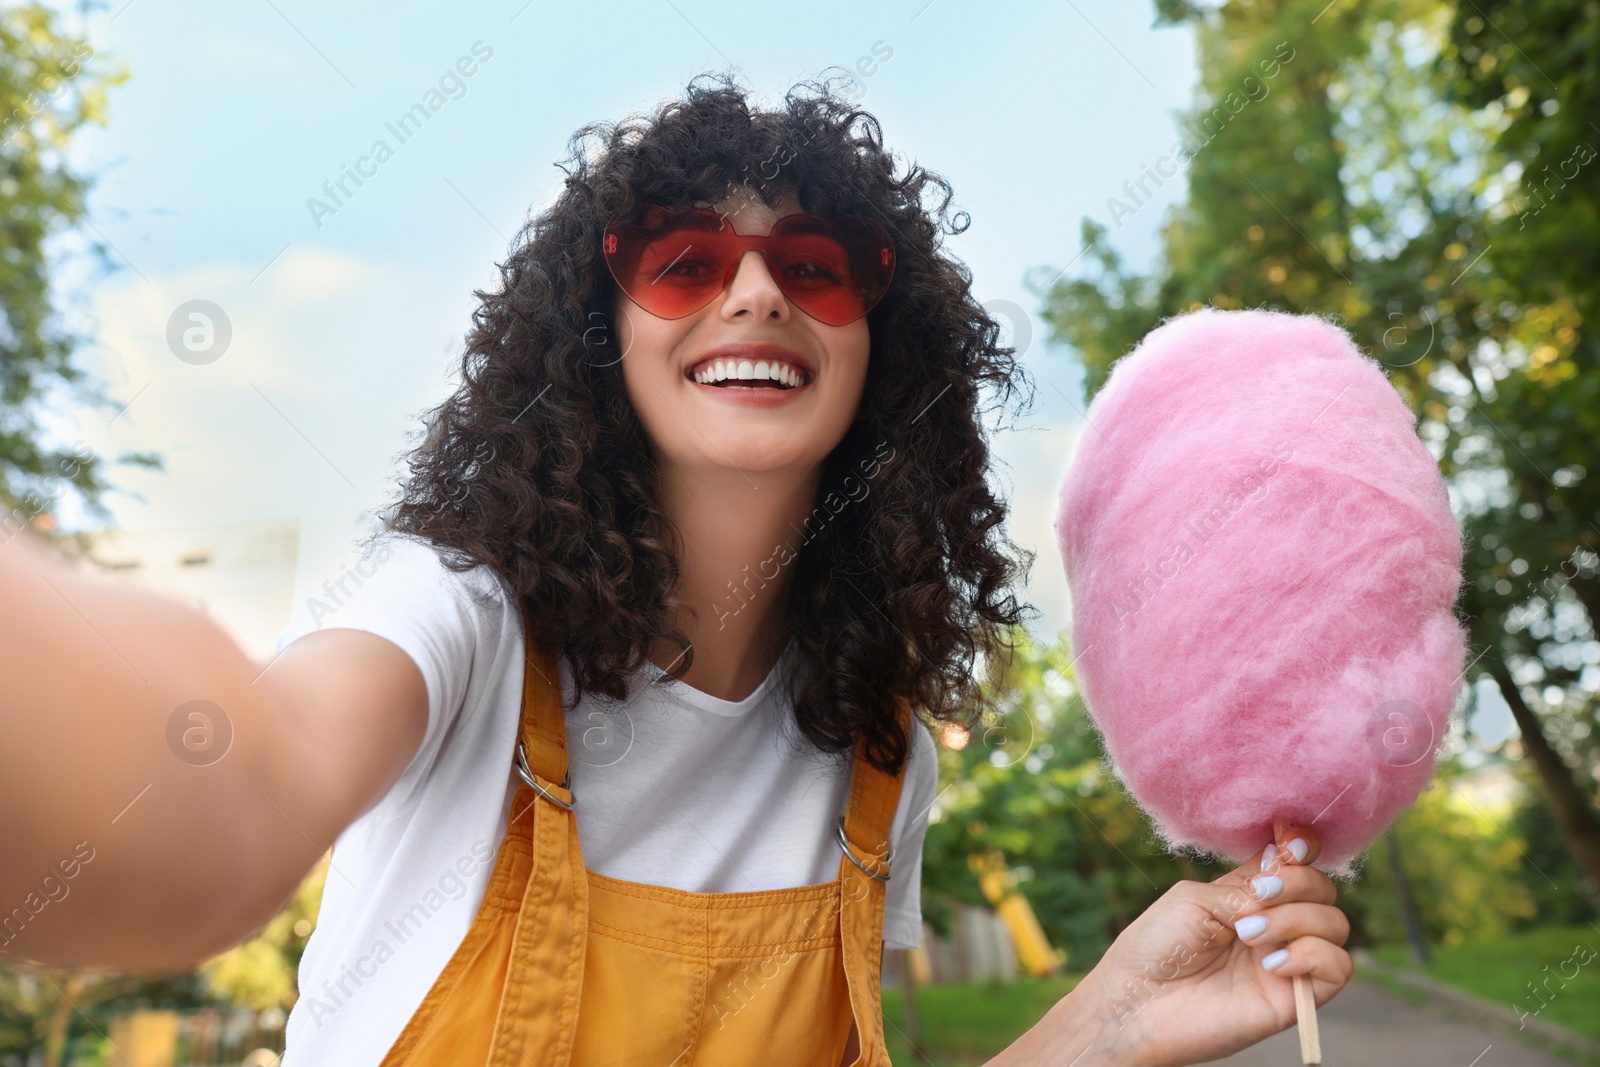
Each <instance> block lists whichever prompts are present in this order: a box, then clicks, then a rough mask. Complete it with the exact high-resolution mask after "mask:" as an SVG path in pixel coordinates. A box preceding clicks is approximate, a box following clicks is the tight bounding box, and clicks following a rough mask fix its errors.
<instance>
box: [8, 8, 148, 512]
mask: <svg viewBox="0 0 1600 1067" xmlns="http://www.w3.org/2000/svg"><path fill="white" fill-rule="evenodd" d="M59 18H60V16H59V14H58V13H57V11H56V10H55V9H53V8H50V7H46V6H44V5H43V4H37V3H35V4H27V5H21V6H16V5H8V6H5V7H3V8H0V245H3V247H4V254H3V255H0V312H3V314H4V320H3V322H0V540H10V538H11V537H13V536H15V535H16V533H17V531H18V530H19V529H20V528H22V527H24V526H27V525H30V524H32V523H34V522H35V521H36V520H38V519H40V517H41V516H44V515H46V514H49V513H50V510H51V508H52V506H53V504H54V502H55V501H56V500H57V499H58V498H59V497H60V496H61V494H62V492H63V491H64V490H67V489H69V488H70V489H71V490H72V491H73V492H75V493H76V494H78V496H79V497H80V498H81V499H82V500H83V501H84V502H85V503H86V504H87V505H88V506H89V507H90V509H91V510H92V511H94V512H96V513H98V514H100V515H102V516H103V515H104V514H105V511H104V505H103V503H102V501H101V498H102V495H103V494H104V492H105V491H106V489H107V488H108V483H107V482H106V480H105V467H106V461H105V460H103V459H102V457H100V456H97V455H95V454H94V452H93V450H92V449H90V448H88V447H87V446H85V445H82V444H71V445H64V444H60V443H54V442H50V441H48V440H47V439H46V436H45V434H44V433H43V432H42V431H41V427H40V424H39V412H40V410H41V409H42V408H43V407H44V406H45V405H46V404H47V403H49V402H51V401H56V400H59V399H61V398H63V397H70V398H72V399H75V400H79V401H86V402H89V403H92V404H97V405H104V406H109V405H111V404H112V401H110V400H108V399H106V398H105V397H104V396H103V394H102V393H101V390H100V387H99V386H98V384H97V383H95V382H93V381H92V380H91V379H90V378H89V377H88V376H87V375H86V374H85V373H84V371H83V370H82V369H81V368H79V367H78V366H76V365H75V364H74V363H73V355H74V353H75V351H76V350H77V347H78V345H79V344H80V343H81V341H82V338H80V337H79V336H77V335H75V334H74V333H72V332H71V331H70V330H68V329H66V328H65V327H64V326H63V325H62V323H61V316H60V315H59V313H58V309H57V307H56V303H55V298H54V296H53V295H52V293H51V284H50V279H51V270H52V267H53V264H52V262H51V247H50V242H51V239H52V238H53V237H54V236H56V235H57V234H59V233H61V232H62V231H65V230H72V229H75V228H77V227H78V226H79V225H80V224H82V223H83V222H84V221H85V211H86V209H85V197H86V196H87V193H88V190H89V185H90V180H89V179H88V178H86V177H84V176H83V175H81V174H78V173H75V172H74V171H73V170H72V169H71V168H70V167H69V166H68V164H67V162H66V149H67V147H68V145H69V143H70V142H71V140H72V137H73V135H74V134H75V133H76V132H77V131H78V130H79V129H80V128H82V127H83V126H84V125H85V124H87V123H97V124H101V125H104V123H105V121H106V91H107V89H108V88H109V87H110V86H112V85H116V84H119V83H120V82H122V81H124V80H126V78H127V73H126V71H125V70H122V69H120V68H111V67H109V66H108V64H107V63H106V62H105V61H104V60H103V59H102V58H101V57H97V56H96V55H95V53H94V49H93V48H92V47H90V45H89V43H88V42H87V41H85V40H83V39H81V38H79V37H76V36H74V35H72V34H70V33H67V32H66V31H65V30H64V29H63V28H62V27H61V26H60V25H59ZM91 247H92V249H93V251H94V253H95V254H96V255H97V256H98V257H99V258H100V260H101V261H102V262H104V263H108V264H109V259H108V257H107V256H106V249H105V247H104V246H103V245H100V244H95V245H92V246H91ZM112 462H117V463H136V464H140V465H144V466H158V465H159V463H158V461H157V460H156V459H155V457H153V456H150V455H148V454H139V453H127V454H123V455H121V456H119V457H117V458H116V459H115V460H114V461H112ZM47 528H48V527H47Z"/></svg>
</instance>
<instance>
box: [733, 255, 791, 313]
mask: <svg viewBox="0 0 1600 1067" xmlns="http://www.w3.org/2000/svg"><path fill="white" fill-rule="evenodd" d="M741 311H749V312H750V313H751V315H753V316H754V317H755V318H757V319H765V318H767V317H768V316H771V315H773V314H776V315H777V316H778V317H779V318H786V317H787V316H788V314H789V300H788V298H787V297H786V296H784V295H783V290H782V289H780V288H779V287H778V283H777V282H776V281H774V280H773V277H772V272H771V271H769V270H768V269H767V261H766V259H765V257H763V256H762V255H761V253H760V252H757V251H755V250H754V249H751V250H749V251H747V252H745V254H744V255H742V256H740V257H739V263H738V265H737V266H735V267H734V269H733V281H732V283H731V284H730V285H729V286H728V292H727V296H726V297H725V298H724V299H723V302H722V314H723V315H724V317H732V316H734V315H737V314H739V313H740V312H741Z"/></svg>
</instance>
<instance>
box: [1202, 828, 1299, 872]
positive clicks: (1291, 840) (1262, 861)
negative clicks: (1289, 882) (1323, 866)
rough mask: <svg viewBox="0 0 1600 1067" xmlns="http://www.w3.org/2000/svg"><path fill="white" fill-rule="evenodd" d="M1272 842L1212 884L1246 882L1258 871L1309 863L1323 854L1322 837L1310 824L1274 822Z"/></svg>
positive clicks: (1270, 870) (1271, 870)
mask: <svg viewBox="0 0 1600 1067" xmlns="http://www.w3.org/2000/svg"><path fill="white" fill-rule="evenodd" d="M1274 826H1275V828H1276V833H1275V834H1274V835H1273V841H1272V842H1271V843H1269V844H1267V845H1264V846H1262V848H1261V851H1259V852H1257V853H1256V854H1255V855H1253V856H1251V857H1250V858H1249V859H1247V860H1245V861H1244V862H1243V863H1242V864H1240V865H1239V866H1238V867H1235V868H1234V869H1233V870H1231V871H1229V872H1228V873H1227V874H1225V875H1223V876H1222V877H1221V878H1217V879H1214V880H1213V883H1212V884H1214V885H1246V884H1247V883H1248V882H1249V881H1250V879H1252V878H1254V877H1256V875H1258V874H1279V873H1280V872H1279V870H1278V868H1280V867H1289V866H1300V867H1305V866H1310V865H1311V864H1313V863H1315V862H1316V860H1317V857H1318V856H1319V855H1321V854H1322V837H1321V836H1320V835H1319V834H1318V833H1317V832H1316V831H1315V830H1313V829H1312V828H1311V827H1309V826H1296V825H1284V824H1283V823H1274Z"/></svg>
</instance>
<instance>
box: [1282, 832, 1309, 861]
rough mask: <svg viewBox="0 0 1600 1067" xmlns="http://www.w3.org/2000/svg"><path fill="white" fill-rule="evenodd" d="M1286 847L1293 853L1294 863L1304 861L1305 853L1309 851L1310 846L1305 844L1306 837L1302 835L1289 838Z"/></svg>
mask: <svg viewBox="0 0 1600 1067" xmlns="http://www.w3.org/2000/svg"><path fill="white" fill-rule="evenodd" d="M1287 848H1288V849H1289V851H1290V852H1293V853H1294V860H1295V862H1296V863H1304V862H1305V861H1306V853H1307V852H1310V851H1311V846H1310V845H1308V844H1306V839H1305V838H1303V837H1296V838H1294V839H1293V840H1291V841H1290V842H1289V844H1288V846H1287Z"/></svg>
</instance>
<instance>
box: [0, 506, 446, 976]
mask: <svg viewBox="0 0 1600 1067" xmlns="http://www.w3.org/2000/svg"><path fill="white" fill-rule="evenodd" d="M0 604H4V606H5V610H4V612H0V691H3V693H4V696H3V698H0V699H3V701H4V708H3V714H0V952H3V953H6V954H10V955H15V956H21V957H24V958H29V959H34V960H38V961H41V962H46V963H51V964H56V965H61V966H83V965H90V964H103V965H109V966H114V967H118V968H122V969H126V970H134V971H166V970H178V969H183V968H186V967H187V966H189V965H191V964H193V963H194V962H195V961H197V960H199V959H203V958H205V957H206V956H209V955H211V954H214V953H215V952H218V951H220V950H222V949H224V948H227V947H228V946H230V945H232V944H235V943H237V942H238V941H240V940H243V939H244V938H245V937H247V936H249V935H250V934H251V933H253V932H254V931H255V930H256V929H258V928H259V927H260V926H261V925H262V924H264V923H265V922H266V921H267V920H268V919H269V918H271V917H272V915H273V914H274V913H275V912H276V911H277V910H278V909H279V908H280V907H281V906H282V905H283V903H284V902H285V901H286V900H287V899H288V897H289V896H290V894H291V893H292V892H293V891H294V889H295V887H296V886H297V885H298V883H299V882H300V880H301V879H302V878H303V877H304V876H305V874H306V872H307V871H308V870H310V868H311V867H312V865H313V864H315V862H316V861H317V859H318V858H319V857H320V856H321V855H322V853H323V852H325V851H326V850H327V848H328V847H329V846H330V845H331V844H332V843H333V841H334V839H335V838H336V837H337V836H338V834H339V833H340V832H341V831H342V830H343V829H344V827H346V826H347V825H349V823H350V822H352V821H353V820H354V819H355V818H357V817H358V816H359V815H360V814H361V813H362V812H364V811H365V810H366V809H367V808H369V807H371V805H372V804H374V803H376V801H377V800H378V799H379V798H380V797H381V796H382V795H383V793H384V792H385V791H386V790H387V789H388V788H389V786H390V785H392V784H393V783H394V781H395V780H396V779H397V778H398V776H399V774H400V772H401V771H402V770H403V769H404V768H405V766H406V764H407V763H408V762H409V760H410V759H411V757H412V756H413V755H414V754H415V753H416V751H417V749H418V747H419V746H420V744H421V740H422V734H423V729H424V726H425V724H426V721H427V691H426V686H425V684H424V682H423V679H422V675H421V673H420V672H419V671H418V669H417V667H416V665H415V664H414V663H413V662H412V660H411V658H410V657H409V656H407V655H406V654H405V653H404V652H402V651H401V650H400V649H399V648H398V647H397V646H395V645H394V644H392V643H390V642H389V641H387V640H385V639H383V638H381V637H378V636H376V635H374V634H368V633H362V632H359V631H355V630H328V631H319V632H316V633H312V634H308V635H307V636H305V637H303V638H301V639H300V640H298V641H296V642H294V643H293V644H292V645H290V646H289V647H288V648H286V649H285V650H284V652H283V653H282V655H280V656H279V657H278V658H277V659H276V660H275V661H273V663H272V664H271V665H270V667H268V668H267V669H266V670H265V671H264V672H263V670H262V667H261V666H260V665H257V664H254V663H252V662H251V661H250V660H249V659H248V658H247V657H246V656H245V655H244V653H243V652H242V651H241V650H240V649H239V648H238V647H237V646H236V645H235V644H234V643H233V641H232V640H231V639H230V638H229V637H228V636H227V635H226V634H225V633H224V632H223V631H222V630H221V629H219V628H218V627H217V625H216V624H215V623H213V622H212V621H211V620H210V619H208V618H207V617H206V616H205V615H204V614H203V613H201V612H199V611H197V610H195V609H193V608H190V607H188V606H186V605H184V604H181V603H179V602H177V601H175V600H171V599H168V598H166V597H163V596H159V595H156V594H153V593H150V592H146V591H143V590H138V589H133V588H129V587H126V586H124V585H123V584H121V583H118V582H115V581H112V580H110V579H108V578H105V577H101V576H98V575H94V574H89V573H84V572H81V571H79V570H76V569H73V568H72V567H70V566H68V565H67V564H65V563H64V562H62V561H61V560H58V559H56V558H55V557H54V556H53V555H52V554H51V553H50V552H48V551H47V550H46V549H44V548H42V547H41V546H39V545H36V544H32V543H30V542H29V540H28V538H27V537H26V536H24V537H20V538H17V539H15V540H13V541H11V542H10V543H9V544H5V545H3V546H0ZM194 701H204V702H205V703H204V704H193V703H191V702H194ZM184 705H189V706H188V707H187V708H184V707H183V706H184ZM196 715H198V716H199V717H198V718H197V717H195V716H196Z"/></svg>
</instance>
